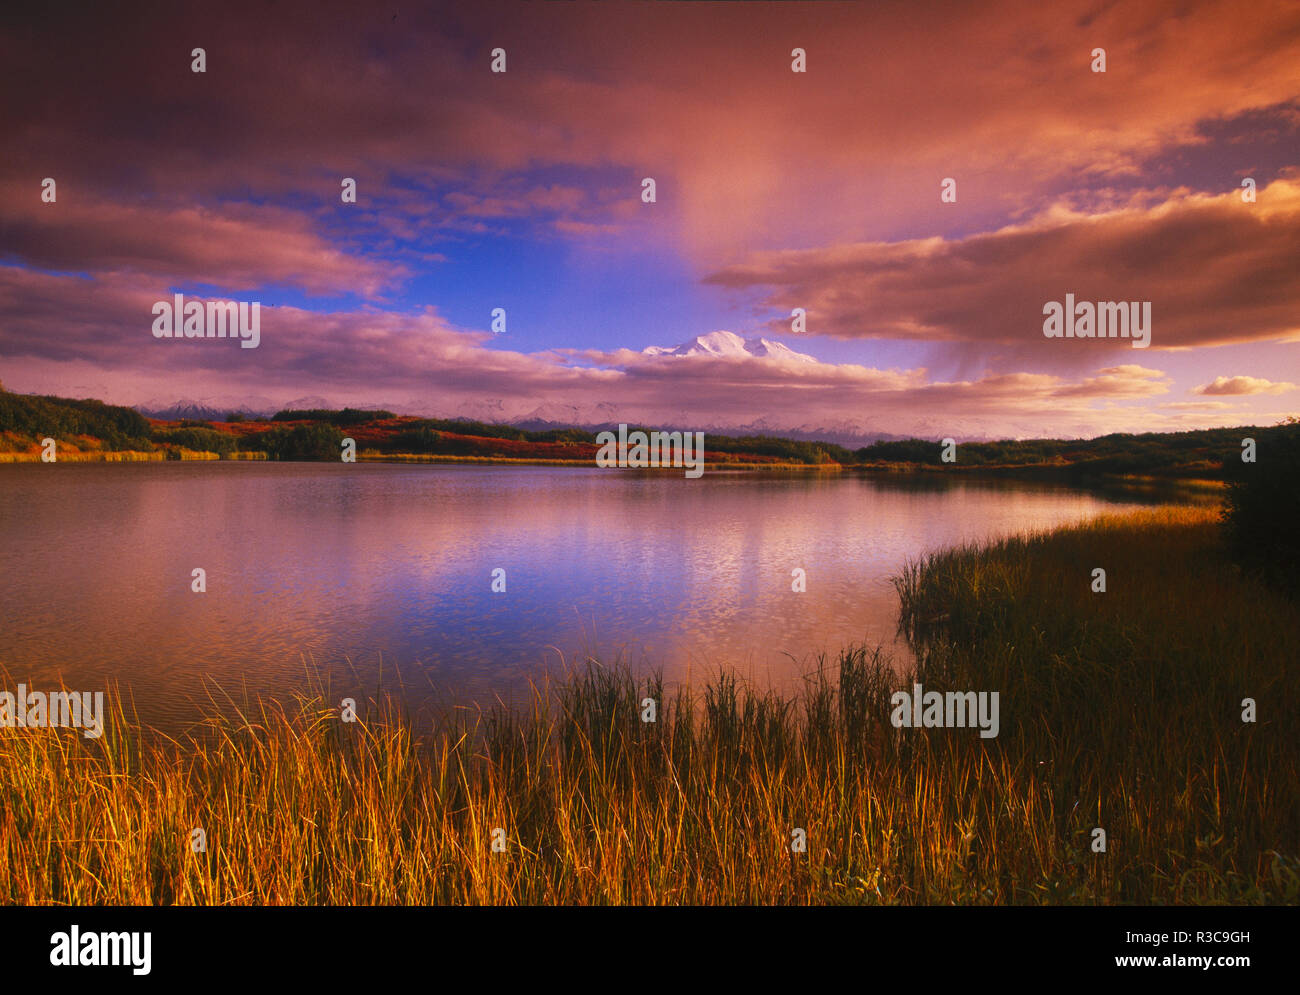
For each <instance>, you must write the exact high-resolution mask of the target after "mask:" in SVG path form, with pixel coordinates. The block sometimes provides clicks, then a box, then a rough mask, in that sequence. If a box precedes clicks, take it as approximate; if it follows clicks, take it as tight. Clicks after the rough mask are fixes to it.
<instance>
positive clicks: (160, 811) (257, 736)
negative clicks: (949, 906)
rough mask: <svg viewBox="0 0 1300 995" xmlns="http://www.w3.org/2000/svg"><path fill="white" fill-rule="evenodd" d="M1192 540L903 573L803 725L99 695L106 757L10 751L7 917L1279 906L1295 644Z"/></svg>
mask: <svg viewBox="0 0 1300 995" xmlns="http://www.w3.org/2000/svg"><path fill="white" fill-rule="evenodd" d="M1212 515H1213V512H1212V511H1210V512H1197V511H1167V512H1162V513H1159V514H1156V515H1147V516H1143V517H1138V518H1130V519H1125V520H1105V521H1102V522H1098V523H1095V524H1092V525H1088V526H1083V527H1080V528H1076V529H1068V530H1064V531H1060V532H1057V533H1054V534H1052V535H1049V536H1036V537H1031V538H1027V539H1024V540H1016V541H1010V542H1006V543H1001V544H997V545H994V546H992V547H987V548H981V549H975V548H972V549H964V550H958V551H954V552H951V553H945V554H939V555H937V556H934V557H930V558H928V559H926V560H924V561H922V562H920V563H916V564H912V565H910V566H909V567H908V568H907V569H906V570H905V571H904V573H903V575H902V576H901V577H900V578H899V579H898V581H897V584H898V588H899V592H900V597H901V602H902V609H903V610H902V619H903V623H904V625H905V627H907V628H908V629H909V631H910V632H911V633H912V635H913V637H914V639H915V640H916V643H917V646H918V652H919V659H920V663H919V665H918V668H917V672H916V673H915V674H908V675H899V674H896V673H894V671H893V670H892V669H891V667H890V664H889V661H888V660H887V659H886V658H884V657H883V656H882V655H881V654H880V653H879V652H878V651H874V652H873V651H868V650H865V649H862V648H854V649H847V650H845V651H843V652H842V653H840V654H839V656H838V658H837V659H833V660H831V659H827V658H824V657H823V658H820V659H819V660H818V662H817V666H816V667H815V669H814V671H813V672H812V673H811V674H810V675H809V676H808V678H807V679H806V686H805V688H804V690H803V691H802V693H800V694H797V695H789V696H781V695H779V694H776V693H772V692H767V691H762V690H757V689H754V688H751V687H749V686H747V685H745V684H743V683H741V682H740V681H739V680H738V679H737V678H736V677H734V676H733V675H731V674H729V673H727V672H725V671H720V672H719V673H718V675H717V676H716V677H715V678H714V679H713V680H711V681H709V682H708V683H707V685H706V686H704V687H703V688H702V689H700V690H699V692H698V693H696V692H694V691H692V690H690V689H686V688H677V689H674V690H669V689H668V688H666V687H665V685H664V683H663V681H662V680H661V679H660V678H659V677H657V676H654V675H651V676H648V677H646V676H641V677H638V676H635V675H633V674H632V673H631V672H629V671H628V670H627V669H625V668H606V667H602V666H600V665H599V664H597V663H594V662H588V663H587V664H586V665H584V666H582V667H579V668H576V669H574V670H572V671H571V672H570V673H569V674H568V676H567V677H565V678H562V679H559V680H557V681H555V682H553V683H548V684H544V685H541V686H537V687H535V688H534V689H533V691H532V694H531V696H530V698H529V700H528V702H527V703H526V704H525V705H524V706H523V707H512V708H506V707H504V706H502V705H500V704H498V705H496V706H493V707H488V708H481V709H479V708H475V709H467V708H453V709H447V710H444V711H443V712H442V713H441V714H440V715H439V717H438V718H437V720H436V721H431V722H428V723H424V722H420V723H416V722H414V721H413V720H412V718H411V716H410V715H408V714H406V713H405V712H403V711H402V710H401V709H400V708H399V707H398V706H397V705H396V704H395V699H393V698H391V697H388V696H385V695H375V696H374V697H373V698H372V699H370V700H369V701H367V702H363V703H362V704H363V708H362V712H361V714H360V716H359V720H358V721H357V722H355V723H344V722H341V721H340V720H339V712H338V708H337V702H334V701H332V699H331V698H330V697H329V693H328V691H327V690H326V689H323V688H320V687H316V688H311V689H309V692H308V693H306V694H305V695H304V696H302V697H300V698H297V699H295V700H293V701H292V702H290V703H288V704H281V703H278V702H274V701H269V702H254V703H250V702H247V701H244V702H238V703H236V702H234V701H228V702H226V703H225V704H226V707H224V708H222V709H219V710H217V709H214V715H213V717H212V718H211V719H210V720H209V721H208V722H207V723H205V724H204V726H203V727H202V729H200V730H198V731H197V732H195V733H194V734H192V735H190V736H188V737H187V738H186V739H185V740H184V741H177V740H169V739H166V738H165V737H160V736H156V735H149V734H147V733H146V731H144V730H142V729H141V728H140V726H139V724H138V723H137V722H135V721H134V720H133V719H131V718H130V717H129V716H128V715H126V714H123V710H122V708H121V705H120V698H119V697H118V696H113V700H114V701H115V702H119V704H118V705H117V706H116V712H115V714H114V715H113V716H112V718H111V719H110V720H109V721H108V730H109V731H108V732H106V733H105V735H104V737H103V738H102V739H100V740H86V739H84V738H82V737H81V736H80V735H79V734H78V733H76V732H75V731H73V730H48V731H46V730H24V729H0V862H2V863H3V865H4V867H5V868H6V873H5V874H4V875H3V876H0V900H3V901H5V902H9V903H57V904H64V903H67V904H90V903H163V904H166V903H203V904H227V903H232V904H238V903H250V904H251V903H258V904H262V903H266V904H289V903H292V904H363V903H456V904H515V903H518V904H522V903H578V904H599V903H619V904H627V903H638V904H661V903H662V904H666V903H764V904H769V903H790V904H795V903H870V904H876V903H957V904H978V903H990V904H991V903H1009V902H1017V903H1116V902H1120V903H1124V902H1129V903H1140V904H1146V903H1173V902H1179V903H1190V902H1196V903H1199V902H1214V903H1219V902H1221V903H1261V902H1269V903H1294V902H1296V901H1297V900H1298V899H1300V865H1298V864H1297V860H1296V854H1297V851H1298V847H1297V840H1298V838H1300V832H1298V830H1300V805H1298V804H1297V802H1300V791H1298V786H1297V770H1296V755H1297V747H1296V737H1295V729H1296V719H1297V717H1298V716H1297V714H1296V713H1297V709H1296V703H1295V696H1294V694H1293V692H1292V691H1291V690H1290V688H1289V687H1288V684H1287V681H1286V676H1287V671H1288V670H1290V669H1291V668H1292V667H1293V665H1294V661H1295V660H1296V659H1297V653H1296V650H1297V644H1296V641H1297V634H1298V633H1300V624H1297V623H1298V622H1300V617H1298V614H1297V607H1296V605H1295V604H1294V603H1291V602H1286V601H1283V600H1280V599H1279V598H1278V597H1277V596H1275V595H1272V594H1270V593H1269V592H1268V591H1267V590H1265V589H1263V588H1261V587H1257V586H1255V585H1254V584H1253V582H1251V581H1249V580H1248V579H1246V578H1243V577H1241V576H1239V575H1237V574H1234V573H1233V572H1232V571H1231V570H1230V568H1229V567H1228V566H1227V564H1226V562H1225V561H1224V560H1223V559H1222V556H1221V553H1220V552H1219V550H1218V546H1217V538H1216V533H1215V532H1214V527H1213V520H1212ZM1093 566H1104V567H1105V568H1106V569H1107V574H1108V591H1107V593H1106V594H1092V593H1091V591H1090V586H1089V585H1090V571H1091V569H1092V567H1093ZM913 679H916V680H919V681H921V682H923V683H924V685H925V686H926V688H927V689H938V690H942V689H944V688H955V689H963V690H965V689H971V690H989V691H993V690H996V691H999V692H1000V693H1001V695H1002V704H1001V734H1000V736H999V737H997V738H996V739H990V740H985V739H981V738H980V737H979V735H978V731H977V730H973V729H928V730H927V729H895V728H894V727H893V726H892V725H891V724H890V722H889V715H890V695H891V693H892V692H893V690H894V689H896V688H897V687H908V686H910V684H911V682H912V680H913ZM1246 696H1252V697H1254V698H1255V699H1256V700H1257V702H1258V706H1259V722H1258V723H1257V724H1254V725H1248V724H1243V723H1242V721H1241V716H1240V711H1241V709H1240V702H1241V699H1242V698H1243V697H1246ZM645 698H653V699H655V701H656V705H657V715H656V721H655V722H654V723H647V722H643V721H641V713H642V708H643V705H642V701H643V699H645ZM1097 826H1101V827H1104V828H1105V829H1106V832H1107V835H1108V848H1107V852H1106V853H1104V854H1099V853H1093V852H1092V850H1091V848H1090V844H1091V841H1092V838H1091V831H1092V829H1093V828H1094V827H1097ZM195 827H202V828H204V829H205V831H206V833H207V850H206V852H205V853H199V854H195V853H192V852H191V849H190V846H189V836H190V832H191V830H192V829H193V828H195ZM495 828H501V829H504V830H505V837H506V840H507V846H506V850H505V852H504V853H496V852H493V851H492V830H493V829H495ZM795 828H801V829H804V830H805V831H806V834H807V851H806V852H804V853H792V852H791V849H790V844H791V840H792V831H793V830H794V829H795Z"/></svg>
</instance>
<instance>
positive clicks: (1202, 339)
mask: <svg viewBox="0 0 1300 995" xmlns="http://www.w3.org/2000/svg"><path fill="white" fill-rule="evenodd" d="M1297 259H1300V177H1298V178H1296V179H1288V180H1278V181H1276V182H1274V183H1272V184H1270V185H1269V186H1268V187H1267V188H1266V189H1265V190H1264V191H1262V192H1261V193H1260V195H1259V200H1258V202H1257V203H1253V204H1251V203H1244V202H1243V201H1242V198H1241V197H1240V196H1239V195H1238V194H1236V193H1230V194H1224V195H1222V196H1218V197H1210V196H1204V195H1198V196H1184V197H1179V198H1176V199H1173V200H1170V201H1167V202H1165V203H1163V204H1161V205H1159V206H1158V207H1154V208H1151V209H1148V210H1121V211H1115V212H1110V213H1106V214H1100V215H1079V214H1075V213H1073V212H1069V211H1050V212H1048V213H1047V214H1045V215H1044V216H1042V217H1040V218H1038V219H1036V220H1034V221H1032V222H1030V223H1028V224H1024V225H1016V226H1011V227H1007V228H1003V229H1001V230H1000V231H996V232H992V233H988V234H980V235H973V236H970V237H968V238H964V239H955V240H951V241H950V240H944V239H941V238H927V239H916V240H911V241H907V242H899V243H884V242H872V243H861V244H854V245H841V246H834V247H830V248H826V249H808V250H802V251H786V252H767V253H758V254H756V255H754V256H753V257H751V258H750V259H749V260H747V261H746V262H744V263H741V264H738V265H735V266H730V267H727V268H724V269H722V270H719V271H718V272H716V273H714V274H712V275H710V276H709V277H708V278H707V280H708V282H709V283H713V284H717V285H720V286H725V287H728V288H732V289H748V288H762V289H764V290H765V291H766V296H765V298H764V303H765V304H766V305H769V306H771V307H776V308H780V309H782V310H783V311H786V312H788V311H789V310H790V309H793V308H796V307H802V308H805V309H806V310H807V312H808V327H809V329H810V330H815V331H817V332H819V333H820V334H824V335H831V336H835V337H838V338H847V339H875V338H888V339H915V340H924V341H936V340H942V341H967V342H979V343H985V344H1016V345H1022V346H1023V345H1029V344H1035V345H1037V346H1038V347H1040V348H1042V349H1045V350H1053V351H1059V350H1065V349H1073V350H1079V351H1082V350H1097V349H1107V348H1109V349H1115V348H1121V349H1125V350H1127V349H1129V348H1131V343H1130V342H1129V341H1128V340H1126V339H1114V340H1108V341H1106V342H1103V341H1100V340H1097V341H1088V340H1073V341H1071V340H1067V339H1045V338H1044V336H1043V306H1044V304H1045V303H1047V302H1048V301H1064V300H1065V295H1066V294H1067V293H1070V294H1073V295H1074V297H1075V300H1076V301H1093V302H1096V301H1150V302H1151V311H1152V325H1153V327H1152V330H1151V344H1150V348H1153V349H1174V348H1185V347H1188V346H1195V345H1224V344H1229V343H1240V342H1251V341H1258V340H1268V339H1272V340H1282V339H1289V338H1291V337H1294V336H1296V335H1300V312H1297V310H1296V307H1295V302H1296V301H1297V300H1300V267H1297V266H1296V260H1297ZM1189 274H1195V279H1189V278H1188V277H1189ZM772 327H774V328H779V327H781V324H780V322H774V323H773V326H772Z"/></svg>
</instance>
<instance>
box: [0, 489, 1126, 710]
mask: <svg viewBox="0 0 1300 995" xmlns="http://www.w3.org/2000/svg"><path fill="white" fill-rule="evenodd" d="M1133 503H1134V502H1133V501H1132V500H1128V501H1125V500H1110V499H1107V498H1105V497H1103V496H1101V495H1098V494H1090V493H1086V492H1081V491H1077V490H1071V489H1068V488H1063V487H1057V486H1046V485H1044V486H1038V485H1029V484H1023V483H1007V482H972V481H960V482H948V481H939V480H934V479H929V478H928V479H925V480H922V481H916V480H909V479H900V478H896V477H885V478H882V477H878V476H877V477H856V476H830V475H826V476H782V477H771V476H768V477H760V476H754V475H750V474H723V473H712V472H711V473H707V474H705V476H704V477H703V478H701V479H699V480H687V479H685V478H684V477H682V476H680V475H634V474H630V473H626V472H619V471H615V470H599V469H595V468H593V469H591V470H583V469H547V468H537V467H520V468H505V467H452V466H435V465H414V466H394V465H376V464H358V465H343V464H338V465H334V464H258V463H162V464H141V465H112V464H70V465H52V466H43V465H17V466H6V467H3V468H0V536H3V545H2V546H0V585H2V589H3V607H2V608H0V665H3V667H4V668H5V669H7V671H8V674H9V679H8V681H4V680H3V679H2V678H0V684H3V686H4V687H5V688H6V689H8V690H13V686H12V685H13V684H16V683H17V682H19V681H25V682H26V683H28V684H29V685H32V686H35V687H38V688H44V687H45V686H46V685H48V684H50V683H52V682H54V681H56V680H57V679H58V678H59V677H60V676H61V677H62V678H63V679H64V680H65V681H66V683H67V684H68V686H69V687H71V688H73V689H77V690H94V689H97V688H104V687H105V684H106V682H107V681H109V680H113V679H116V680H117V681H119V682H120V684H121V686H122V688H123V689H124V690H129V691H130V692H132V693H133V695H134V699H135V704H136V708H137V711H138V713H139V715H140V717H141V718H142V719H144V720H145V721H147V722H150V723H151V724H155V725H159V726H160V727H162V728H166V729H169V730H175V729H178V728H183V727H184V726H185V725H186V724H187V723H188V722H189V721H191V720H192V719H193V718H194V716H195V702H197V701H200V700H202V698H203V696H204V693H203V685H202V681H201V678H202V677H203V676H205V675H206V676H209V677H211V678H213V679H214V680H215V681H216V682H218V683H219V684H220V685H221V686H222V687H223V688H226V689H227V690H230V691H232V692H234V691H239V692H240V693H242V689H243V688H245V687H246V688H247V689H248V690H249V691H250V692H254V693H258V692H261V693H268V692H269V693H278V694H286V693H288V692H290V691H292V690H295V689H300V688H302V687H303V686H304V671H305V667H304V661H305V660H306V659H308V658H309V659H311V660H312V661H314V663H315V665H316V666H317V667H318V668H319V669H321V670H323V671H326V672H329V673H331V674H333V675H334V678H333V679H334V680H335V687H336V688H342V687H343V686H350V687H352V688H356V687H358V683H357V681H358V679H360V681H361V682H362V686H364V687H367V688H370V689H373V688H374V687H375V685H376V683H377V681H378V680H379V678H380V675H381V672H382V674H383V679H384V683H385V685H386V686H392V684H393V683H394V682H395V681H396V680H397V679H398V678H400V680H401V682H402V683H403V684H404V685H405V686H406V687H407V689H408V691H407V694H408V695H409V696H410V697H411V698H412V700H413V703H418V701H416V700H417V699H418V700H425V699H428V698H429V697H430V696H432V697H433V698H434V699H436V700H441V701H446V700H453V701H455V700H466V701H467V700H478V701H488V700H490V699H491V697H492V696H493V695H500V696H502V697H503V698H506V697H508V696H509V695H511V694H514V695H515V696H518V695H519V694H520V692H521V691H522V690H524V689H525V688H526V686H527V679H528V678H529V677H539V676H541V675H542V674H543V673H545V672H546V670H547V669H548V668H550V669H556V668H558V666H559V665H560V663H561V660H562V659H563V660H572V659H574V658H575V657H576V658H581V657H582V655H583V654H586V653H590V654H594V655H598V656H600V657H601V658H602V659H606V660H609V659H613V658H615V657H616V656H620V655H621V656H622V658H623V659H626V660H628V661H629V662H631V663H633V664H634V665H638V666H646V667H648V666H652V665H653V666H657V667H661V668H662V669H663V671H664V674H665V676H666V677H667V678H668V679H669V680H670V681H677V680H688V679H696V680H698V679H700V678H702V677H705V676H708V675H711V674H713V673H715V672H716V670H717V668H718V667H719V666H720V665H724V664H725V665H727V666H728V667H732V668H735V669H737V670H739V671H740V672H742V673H743V674H746V675H748V676H749V677H750V678H751V679H753V680H755V681H757V682H763V683H770V684H778V685H780V684H792V683H795V682H797V680H798V678H799V675H800V674H801V673H803V672H805V671H806V670H807V669H808V668H809V666H810V657H811V656H812V655H813V654H814V653H815V652H816V651H818V650H825V651H827V652H830V653H833V652H834V651H835V650H837V649H838V648H839V647H841V646H842V645H844V644H846V643H851V642H856V641H863V640H865V641H867V642H869V643H871V644H875V643H884V644H886V645H889V646H891V647H892V648H893V649H894V650H895V651H896V652H905V651H904V650H903V648H902V647H901V646H899V645H897V644H896V643H895V642H894V639H895V629H896V624H897V600H896V596H895V594H894V590H893V588H892V586H891V585H890V582H889V578H890V576H891V575H893V574H895V573H897V572H898V570H899V567H900V566H901V565H902V563H903V562H904V560H905V559H906V558H908V557H912V556H916V555H918V554H919V553H921V552H923V551H925V550H930V549H936V548H940V547H944V546H948V545H951V544H953V543H957V542H961V541H963V540H974V539H980V538H984V537H988V536H993V535H1004V534H1008V533H1012V532H1016V531H1019V530H1024V529H1029V528H1035V527H1043V526H1050V525H1053V524H1056V523H1060V522H1066V521H1075V520H1080V519H1084V518H1088V517H1091V516H1093V515H1095V514H1098V513H1100V512H1104V511H1108V510H1117V509H1122V508H1125V507H1128V506H1131V505H1132V504H1133ZM195 567H202V568H204V569H205V570H206V571H207V593H206V594H195V593H192V592H191V590H190V585H191V571H192V570H193V569H194V568H195ZM796 567H798V568H802V569H804V570H805V571H806V572H807V593H803V594H797V593H794V592H792V590H791V579H792V578H791V571H792V570H793V569H794V568H796ZM496 568H501V569H504V570H505V572H506V592H505V593H503V594H500V593H493V592H492V590H491V582H492V578H491V574H492V571H493V570H494V569H496ZM354 673H355V675H356V676H353V675H354Z"/></svg>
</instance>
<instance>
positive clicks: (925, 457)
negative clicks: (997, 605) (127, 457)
mask: <svg viewBox="0 0 1300 995" xmlns="http://www.w3.org/2000/svg"><path fill="white" fill-rule="evenodd" d="M303 400H305V401H307V402H314V401H316V400H318V399H317V398H304V399H303ZM164 413H165V414H167V415H169V416H170V417H154V418H146V417H144V416H143V415H141V414H140V413H139V412H137V411H135V410H133V409H131V408H125V407H118V406H114V405H109V404H104V403H103V402H101V401H95V400H72V399H69V398H60V397H48V396H36V395H28V394H12V393H5V392H2V391H0V452H8V453H35V452H37V451H38V450H39V447H40V440H41V439H42V438H46V437H53V438H55V439H58V440H60V441H61V442H64V443H66V444H69V445H71V446H73V447H75V448H77V449H80V450H83V451H84V450H96V449H98V450H115V451H120V450H134V451H144V452H165V453H166V454H167V456H168V457H172V456H179V455H182V454H183V453H184V451H186V450H190V451H196V452H210V453H218V454H220V455H222V456H236V455H239V454H241V453H252V454H263V453H265V454H267V455H269V457H270V458H272V459H291V460H293V459H326V460H329V459H337V458H338V453H339V449H340V443H341V441H342V439H343V438H344V437H345V435H346V436H347V437H351V438H353V439H355V440H356V444H357V449H358V451H359V452H361V453H362V454H365V453H367V452H369V453H372V454H374V455H376V456H380V457H383V456H398V455H411V456H422V457H447V458H476V459H489V460H490V459H523V460H541V461H547V460H554V461H563V462H570V463H593V462H594V461H595V456H596V452H597V451H598V449H599V447H598V445H597V443H596V436H597V433H598V432H599V431H601V430H603V429H609V430H616V429H617V425H609V426H591V427H574V426H557V425H551V424H549V423H545V422H543V423H542V424H536V425H535V427H523V426H518V425H501V424H491V423H488V422H482V421H475V420H470V419H460V418H451V419H448V418H418V417H414V416H411V415H397V414H394V413H393V412H392V411H384V410H365V409H356V408H344V409H339V410H336V409H332V408H328V407H309V408H303V409H286V410H282V411H278V412H275V413H274V414H273V415H272V416H271V417H270V418H267V417H265V416H264V415H258V416H253V417H249V416H248V415H245V414H243V413H239V412H231V411H221V412H217V411H216V410H215V409H213V408H211V407H210V406H205V405H202V404H195V403H181V404H177V405H174V406H172V407H171V408H170V409H166V410H165V412H164ZM228 415H234V416H235V417H234V418H233V420H230V421H227V420H226V419H227V416H228ZM638 428H639V429H641V430H643V431H650V430H651V429H654V428H660V429H661V430H663V429H662V427H660V426H631V427H630V429H629V430H630V431H635V430H637V429H638ZM672 429H673V426H669V427H668V430H672ZM1296 431H1297V429H1296V427H1295V426H1293V425H1291V426H1273V427H1261V426H1243V427H1240V428H1219V429H1202V430H1197V431H1191V432H1170V433H1156V432H1150V433H1144V434H1140V435H1131V434H1125V433H1116V434H1111V435H1105V436H1101V437H1099V438H1095V439H1025V440H1003V441H994V442H961V443H959V444H958V446H957V460H956V463H954V464H945V463H943V462H942V459H941V452H942V449H941V446H940V444H939V441H938V440H935V439H898V438H893V439H883V440H880V441H877V442H875V443H873V444H871V445H868V446H861V447H858V448H851V447H848V446H844V445H841V444H839V443H837V442H835V441H833V440H827V439H825V438H816V437H790V436H789V435H778V434H771V433H766V432H755V433H752V434H739V435H738V434H734V433H727V432H715V431H706V432H705V452H706V456H707V458H708V460H709V462H710V463H712V464H726V463H745V464H758V465H761V464H765V463H767V464H790V463H795V464H804V465H810V466H816V465H840V466H857V467H868V468H871V467H874V468H880V469H900V470H905V469H934V470H943V471H944V472H963V471H971V470H974V471H981V470H985V471H987V470H994V471H1001V472H1029V473H1034V474H1037V475H1067V476H1069V475H1144V476H1166V477H1179V478H1208V479H1220V478H1222V476H1223V465H1224V461H1225V460H1227V459H1232V460H1236V459H1239V458H1240V453H1241V446H1242V440H1243V439H1244V438H1247V437H1250V438H1254V439H1255V440H1256V444H1257V447H1258V449H1259V451H1260V453H1261V454H1266V453H1267V452H1268V451H1269V440H1271V439H1272V438H1273V437H1274V436H1275V435H1276V434H1277V433H1286V434H1287V438H1290V436H1291V435H1292V434H1294V433H1295V432H1296ZM1261 458H1263V455H1261Z"/></svg>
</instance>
